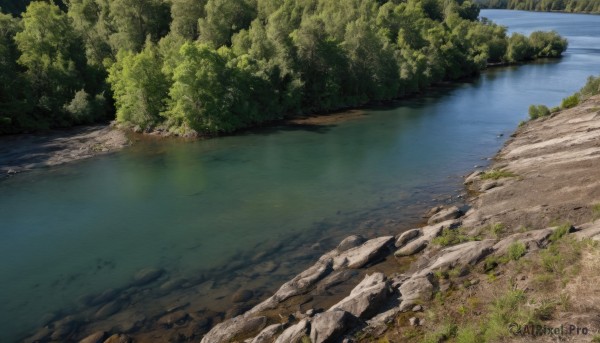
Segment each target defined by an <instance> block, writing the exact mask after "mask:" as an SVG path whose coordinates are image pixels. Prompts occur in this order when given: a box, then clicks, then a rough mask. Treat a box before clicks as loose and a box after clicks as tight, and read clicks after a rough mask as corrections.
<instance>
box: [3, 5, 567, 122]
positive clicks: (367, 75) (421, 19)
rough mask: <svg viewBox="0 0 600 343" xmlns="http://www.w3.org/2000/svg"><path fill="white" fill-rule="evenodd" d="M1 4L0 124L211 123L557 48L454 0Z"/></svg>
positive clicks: (280, 112)
mask: <svg viewBox="0 0 600 343" xmlns="http://www.w3.org/2000/svg"><path fill="white" fill-rule="evenodd" d="M62 3H64V6H65V8H66V10H63V9H62V8H61V6H59V5H56V4H54V3H52V2H41V1H36V2H31V4H30V5H29V6H28V7H27V9H26V11H25V12H23V13H21V18H18V17H14V16H12V15H10V14H0V22H1V23H0V28H1V30H0V50H1V51H2V55H1V56H2V59H1V60H0V78H2V81H3V82H2V84H0V133H8V132H20V131H28V130H29V131H30V130H35V129H40V128H48V127H60V126H69V125H73V124H79V123H87V122H92V121H95V120H98V119H102V118H109V117H110V116H111V115H112V113H115V112H116V118H117V121H118V122H121V123H126V124H130V125H135V126H139V128H140V129H149V128H156V127H162V128H164V129H168V130H171V131H174V132H177V133H185V132H199V133H202V134H217V133H221V132H231V131H234V130H237V129H239V128H243V127H248V126H252V125H257V124H259V123H261V122H265V121H269V120H274V119H277V118H281V117H283V116H285V115H290V114H296V113H301V112H314V111H324V110H332V109H336V108H340V107H345V106H355V105H359V104H364V103H366V102H369V101H381V100H387V99H393V98H398V97H403V96H407V95H410V94H413V93H415V92H420V91H422V90H424V89H426V88H427V87H428V86H430V85H432V84H434V83H436V82H440V81H448V80H457V79H460V78H462V77H465V76H469V75H472V74H475V73H477V72H479V71H480V70H482V69H484V68H486V67H487V66H488V65H489V64H490V63H507V62H508V63H512V62H519V61H527V60H531V59H534V58H537V57H557V56H560V55H561V53H562V52H563V51H564V50H565V49H566V41H565V40H564V39H562V38H561V37H560V36H559V35H558V34H556V33H554V32H549V33H544V32H536V33H533V34H532V35H531V36H530V37H525V36H522V35H518V34H515V35H513V36H511V37H507V35H506V29H505V28H504V27H501V26H498V25H495V24H493V23H491V22H489V21H487V20H483V21H479V20H478V16H479V8H478V7H477V6H476V5H475V4H473V3H472V2H470V1H464V0H407V1H399V0H391V1H388V2H383V1H380V0H65V1H64V2H61V4H62Z"/></svg>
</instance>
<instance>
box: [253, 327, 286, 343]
mask: <svg viewBox="0 0 600 343" xmlns="http://www.w3.org/2000/svg"><path fill="white" fill-rule="evenodd" d="M282 331H283V324H273V325H269V326H267V327H266V328H264V329H263V330H262V331H261V332H260V333H259V334H258V335H257V336H256V337H254V339H252V340H251V341H250V343H271V342H273V341H274V340H275V337H277V335H278V334H279V333H281V332H282Z"/></svg>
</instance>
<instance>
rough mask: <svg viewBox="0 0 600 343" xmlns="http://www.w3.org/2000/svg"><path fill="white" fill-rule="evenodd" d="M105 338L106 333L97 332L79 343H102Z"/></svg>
mask: <svg viewBox="0 0 600 343" xmlns="http://www.w3.org/2000/svg"><path fill="white" fill-rule="evenodd" d="M105 337H106V332H104V331H99V332H96V333H93V334H91V335H89V336H87V337H86V338H84V339H82V340H81V341H79V343H102V342H104V338H105Z"/></svg>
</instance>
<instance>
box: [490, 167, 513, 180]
mask: <svg viewBox="0 0 600 343" xmlns="http://www.w3.org/2000/svg"><path fill="white" fill-rule="evenodd" d="M516 176H517V174H515V173H513V172H510V171H507V170H500V169H492V170H490V171H487V172H485V173H483V174H482V175H481V179H482V180H499V179H503V178H508V177H516Z"/></svg>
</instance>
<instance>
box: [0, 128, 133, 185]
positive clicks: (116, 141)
mask: <svg viewBox="0 0 600 343" xmlns="http://www.w3.org/2000/svg"><path fill="white" fill-rule="evenodd" d="M128 144H129V139H127V137H126V136H125V134H124V133H123V132H122V131H120V130H117V129H113V128H111V127H109V126H106V125H97V126H86V127H79V128H73V129H68V130H57V131H52V132H50V133H44V134H25V135H16V136H7V137H0V176H5V175H11V174H16V173H20V172H23V171H26V170H31V169H35V168H42V167H49V166H55V165H59V164H63V163H68V162H73V161H77V160H81V159H85V158H89V157H92V156H96V155H99V154H105V153H109V152H114V151H117V150H120V149H122V148H123V147H125V146H127V145H128Z"/></svg>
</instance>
